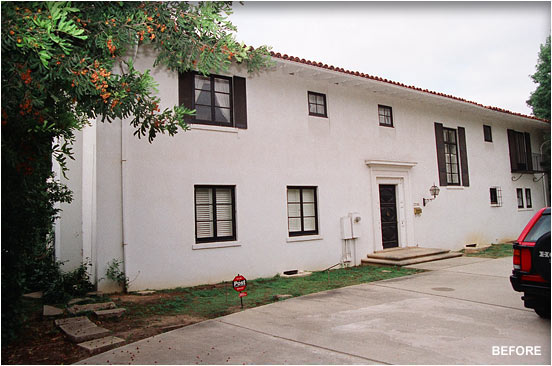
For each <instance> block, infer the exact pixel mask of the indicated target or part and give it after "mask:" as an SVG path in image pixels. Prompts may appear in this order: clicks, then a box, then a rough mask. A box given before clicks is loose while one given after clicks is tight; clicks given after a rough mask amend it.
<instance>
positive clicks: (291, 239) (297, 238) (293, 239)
mask: <svg viewBox="0 0 552 366" xmlns="http://www.w3.org/2000/svg"><path fill="white" fill-rule="evenodd" d="M322 239H324V238H323V237H322V236H321V235H305V236H292V237H288V238H286V242H288V243H295V242H299V241H313V240H322Z"/></svg>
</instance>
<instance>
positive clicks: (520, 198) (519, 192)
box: [516, 188, 523, 208]
mask: <svg viewBox="0 0 552 366" xmlns="http://www.w3.org/2000/svg"><path fill="white" fill-rule="evenodd" d="M516 194H517V202H518V208H523V189H522V188H517V189H516Z"/></svg>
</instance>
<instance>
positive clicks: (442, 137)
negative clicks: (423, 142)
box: [435, 122, 470, 187]
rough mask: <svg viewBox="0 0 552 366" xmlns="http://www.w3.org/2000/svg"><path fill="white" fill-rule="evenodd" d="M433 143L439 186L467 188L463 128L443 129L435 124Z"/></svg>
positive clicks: (467, 179) (440, 125)
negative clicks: (435, 150)
mask: <svg viewBox="0 0 552 366" xmlns="http://www.w3.org/2000/svg"><path fill="white" fill-rule="evenodd" d="M435 143H436V145H437V167H438V169H439V185H441V186H449V185H450V186H459V185H462V186H464V187H469V185H470V177H469V170H468V150H467V146H466V130H465V129H464V128H463V127H458V128H457V129H454V128H445V127H443V124H442V123H438V122H435Z"/></svg>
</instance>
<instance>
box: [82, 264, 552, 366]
mask: <svg viewBox="0 0 552 366" xmlns="http://www.w3.org/2000/svg"><path fill="white" fill-rule="evenodd" d="M511 260H512V259H511V258H502V259H484V258H469V257H459V258H452V259H447V260H443V261H439V262H430V263H423V264H418V265H415V267H417V268H425V269H429V270H431V271H430V272H426V273H422V274H418V275H414V276H408V277H402V278H398V279H392V280H387V281H380V282H374V283H371V284H363V285H357V286H351V287H347V288H341V289H336V290H331V291H326V292H322V293H317V294H312V295H308V296H303V297H298V298H293V299H289V300H285V301H282V302H278V303H274V304H270V305H265V306H261V307H258V308H254V309H249V310H246V311H243V312H239V313H235V314H231V315H228V316H225V317H221V318H218V319H213V320H209V321H205V322H202V323H198V324H195V325H191V326H188V327H185V328H180V329H177V330H174V331H171V332H168V333H163V334H160V335H158V336H155V337H152V338H148V339H144V340H141V341H139V342H136V343H133V344H129V345H126V346H123V347H120V348H117V349H114V350H111V351H108V352H105V353H103V354H100V355H97V356H94V357H91V358H89V359H86V360H83V361H81V362H80V363H81V364H127V363H133V364H376V363H378V364H386V363H387V364H550V321H549V320H543V319H541V318H539V317H538V316H537V315H536V314H535V313H534V312H533V311H530V310H528V309H525V308H524V307H523V302H522V300H521V299H520V294H519V293H516V292H514V291H513V290H512V288H511V286H510V283H509V280H508V275H509V274H510V271H511ZM497 346H498V347H500V346H530V347H533V348H532V352H533V354H535V353H540V355H527V353H528V349H527V348H523V349H522V348H519V347H518V348H517V353H518V354H519V353H520V352H522V351H523V353H524V355H522V356H521V355H518V354H516V351H514V352H513V353H512V354H511V355H494V354H493V347H495V350H497V348H496V347H497ZM535 347H540V348H535ZM537 350H538V351H537ZM508 352H511V351H508Z"/></svg>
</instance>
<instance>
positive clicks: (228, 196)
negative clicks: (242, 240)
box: [194, 185, 236, 243]
mask: <svg viewBox="0 0 552 366" xmlns="http://www.w3.org/2000/svg"><path fill="white" fill-rule="evenodd" d="M194 188H195V224H196V230H195V231H196V243H209V242H217V241H231V240H236V213H235V212H236V209H235V189H234V186H205V185H197V186H195V187H194Z"/></svg>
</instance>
